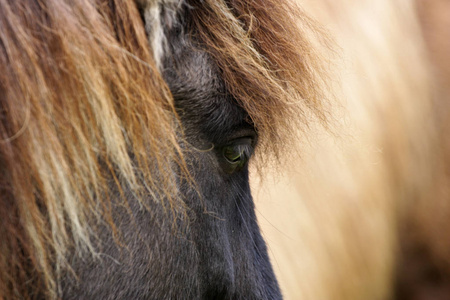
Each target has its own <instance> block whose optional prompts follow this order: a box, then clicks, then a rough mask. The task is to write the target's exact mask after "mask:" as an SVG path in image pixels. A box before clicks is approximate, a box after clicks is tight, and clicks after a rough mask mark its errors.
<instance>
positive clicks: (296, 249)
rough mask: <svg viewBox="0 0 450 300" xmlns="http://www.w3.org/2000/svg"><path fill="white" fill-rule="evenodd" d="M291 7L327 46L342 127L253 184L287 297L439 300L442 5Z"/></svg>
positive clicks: (447, 68) (447, 278) (448, 71)
mask: <svg viewBox="0 0 450 300" xmlns="http://www.w3.org/2000/svg"><path fill="white" fill-rule="evenodd" d="M301 3H302V5H303V8H304V9H305V11H306V13H307V14H308V15H311V16H312V17H313V18H314V19H315V20H316V21H317V22H319V23H321V24H323V26H325V28H326V30H328V31H329V32H330V34H331V36H332V37H333V39H334V41H335V42H336V44H337V47H336V48H335V49H334V53H330V54H329V56H333V55H336V54H337V55H338V58H337V59H336V60H335V62H336V64H330V67H329V69H328V70H329V72H330V74H331V73H332V72H334V73H335V75H332V78H331V79H330V80H329V82H330V83H331V84H332V85H333V87H332V89H333V91H332V93H334V94H336V95H338V96H337V97H336V98H335V100H336V104H337V105H335V107H334V108H333V110H332V111H333V114H335V115H337V116H339V119H340V120H338V122H337V123H335V124H334V125H333V126H332V127H333V128H334V132H332V133H331V134H330V132H324V131H323V130H320V129H318V130H316V131H315V133H314V135H310V136H309V139H308V142H305V140H304V139H303V140H300V141H299V142H298V146H297V148H301V149H302V150H301V151H302V156H301V157H300V158H299V159H293V158H289V170H288V173H287V174H288V175H285V176H284V178H283V179H281V180H279V182H278V183H276V184H275V185H274V186H273V187H271V188H270V189H269V190H268V191H265V192H264V193H262V192H259V188H260V187H257V186H255V187H254V197H255V199H256V200H257V201H256V204H257V210H258V212H259V213H260V215H259V217H260V221H261V222H260V224H261V227H262V230H263V232H264V233H265V237H266V239H267V241H268V245H269V247H270V249H271V251H270V253H271V254H272V256H271V257H272V261H276V262H277V263H276V264H274V268H275V272H276V274H277V278H278V280H279V282H280V286H281V289H282V290H283V292H284V296H285V298H286V299H311V300H315V299H330V300H333V299H335V300H341V299H348V300H350V299H365V300H378V299H396V300H413V299H414V300H419V299H420V300H428V299H433V300H441V299H442V300H443V299H449V295H450V267H449V261H450V243H449V241H450V240H449V239H448V236H447V232H448V229H449V228H450V224H449V220H450V218H449V215H450V209H449V205H448V203H449V202H448V201H449V197H450V190H449V188H450V181H449V179H450V177H449V166H450V160H449V158H450V156H449V153H450V139H449V137H450V135H449V132H450V131H449V129H450V127H449V125H450V123H449V121H448V120H449V116H450V115H449V112H450V106H449V103H450V102H449V97H450V64H449V62H450V56H449V53H450V43H449V40H448V39H446V38H445V37H446V36H448V35H449V28H450V27H449V20H450V18H449V12H450V9H449V8H450V7H449V2H448V1H440V0H431V1H430V0H428V1H422V0H417V1H402V0H400V1H389V0H380V1H376V2H374V1H369V0H367V1H364V0H363V1H360V0H340V1H328V0H322V1H301ZM265 175H266V176H268V174H267V172H266V173H265ZM258 198H259V199H258ZM262 217H264V218H262ZM265 219H267V220H269V221H265Z"/></svg>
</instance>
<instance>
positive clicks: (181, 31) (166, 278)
mask: <svg viewBox="0 0 450 300" xmlns="http://www.w3.org/2000/svg"><path fill="white" fill-rule="evenodd" d="M190 9H196V8H188V7H187V6H180V5H178V4H176V3H174V2H171V3H169V4H167V5H166V7H164V6H160V7H159V8H155V7H154V6H151V5H150V6H148V7H146V6H143V10H142V14H143V18H144V21H145V22H146V26H147V31H148V34H149V39H150V44H151V45H152V47H153V50H154V54H155V58H156V60H157V63H158V65H159V67H160V70H161V73H162V75H163V77H164V79H165V81H166V83H167V84H168V86H169V88H170V90H171V92H172V94H173V96H174V101H175V107H176V109H177V113H178V115H179V117H180V119H181V124H182V126H183V131H184V141H183V143H184V144H185V145H186V149H185V152H186V153H185V159H186V163H187V165H188V168H189V174H191V176H192V178H191V179H190V180H183V179H180V180H179V195H180V198H181V199H182V200H183V203H184V204H185V208H184V209H183V211H182V212H181V211H177V209H172V210H171V209H168V208H167V207H165V206H164V205H163V204H161V202H159V201H157V200H155V199H151V200H150V201H149V202H150V203H151V204H150V208H149V209H147V210H145V209H142V207H141V206H140V205H139V204H138V202H137V201H135V200H133V196H132V195H131V193H129V194H128V195H127V197H128V199H129V200H130V208H131V212H132V213H131V214H129V213H127V212H126V209H125V208H123V207H122V206H121V205H120V203H119V201H118V200H117V203H116V205H115V208H114V210H115V211H114V216H115V223H116V224H118V229H119V231H120V232H121V233H122V236H123V241H122V242H123V243H122V244H124V245H125V247H121V246H120V245H119V246H117V245H116V244H117V243H115V242H114V238H113V234H112V232H111V230H110V229H109V228H108V227H106V226H105V227H104V228H102V229H101V230H99V231H100V233H99V240H100V242H99V253H100V259H99V260H86V258H85V259H79V258H74V260H73V263H72V266H73V268H74V270H75V273H76V274H77V275H78V280H72V279H66V281H64V283H63V298H64V299H118V298H121V299H279V298H281V294H280V291H279V288H278V284H277V282H276V279H275V276H274V274H273V271H272V267H271V264H270V261H269V258H268V255H267V249H266V246H265V243H264V241H263V239H262V237H261V234H260V230H259V227H258V224H257V220H256V216H255V212H254V205H253V200H252V196H251V193H250V187H249V178H248V160H249V159H250V157H251V154H252V152H253V150H254V148H255V146H256V144H257V133H256V132H255V129H254V128H253V126H252V124H251V123H249V122H248V120H249V118H248V115H247V113H246V111H245V110H244V109H243V108H241V107H240V106H239V105H238V104H237V102H236V101H235V99H233V97H232V96H231V95H230V94H229V93H228V92H227V88H226V85H225V82H224V80H223V79H222V77H221V72H220V69H219V68H218V67H217V65H216V63H215V61H214V60H213V58H212V57H211V56H210V55H209V53H208V49H202V44H201V41H200V40H198V38H197V37H196V35H195V28H189V26H188V24H189V23H190V22H189V16H190V15H189V10H190ZM155 22H157V23H158V24H157V23H155ZM155 28H156V29H155ZM156 30H161V31H160V32H156ZM156 43H157V44H156ZM160 43H162V44H160ZM153 200H155V201H153ZM119 244H121V243H119ZM67 278H70V277H67Z"/></svg>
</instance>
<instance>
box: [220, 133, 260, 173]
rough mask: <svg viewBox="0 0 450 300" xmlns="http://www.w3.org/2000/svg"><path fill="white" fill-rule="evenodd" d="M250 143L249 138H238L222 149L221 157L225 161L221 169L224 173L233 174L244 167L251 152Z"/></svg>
mask: <svg viewBox="0 0 450 300" xmlns="http://www.w3.org/2000/svg"><path fill="white" fill-rule="evenodd" d="M252 142H253V140H252V139H251V138H240V139H236V140H234V141H232V143H230V144H228V145H226V146H224V147H222V155H223V158H224V161H225V162H224V163H223V164H222V167H223V169H224V171H225V172H226V173H228V174H231V173H234V172H236V171H239V170H241V169H242V168H243V167H244V166H245V165H246V163H247V162H248V160H249V158H250V156H251V154H252V152H253V146H252Z"/></svg>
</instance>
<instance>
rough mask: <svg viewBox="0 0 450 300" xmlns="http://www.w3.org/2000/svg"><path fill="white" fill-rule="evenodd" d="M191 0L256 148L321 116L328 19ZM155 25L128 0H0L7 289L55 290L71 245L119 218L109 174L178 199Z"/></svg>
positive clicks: (154, 195) (114, 180) (7, 294)
mask: <svg viewBox="0 0 450 300" xmlns="http://www.w3.org/2000/svg"><path fill="white" fill-rule="evenodd" d="M163 2H164V1H163ZM163 2H161V1H148V3H147V4H146V5H162V4H161V3H163ZM143 3H144V1H139V3H138V4H139V5H140V7H141V6H142V5H143ZM187 5H188V6H189V7H193V9H192V10H190V13H192V18H191V20H192V24H190V26H191V28H192V31H193V33H194V31H195V34H196V35H197V37H198V38H199V44H200V45H201V47H204V49H206V50H207V51H208V52H210V53H211V55H212V56H213V58H214V59H215V61H216V62H217V64H218V66H219V68H220V69H221V71H222V73H223V77H224V79H225V82H226V84H227V87H228V90H229V92H230V93H231V94H232V95H233V96H234V97H235V98H236V100H237V101H238V103H239V104H240V105H241V106H242V107H243V108H245V110H246V111H247V112H248V114H249V116H250V118H251V120H252V121H253V123H254V125H255V127H256V129H257V131H258V132H259V134H260V137H261V146H260V150H259V151H260V153H265V152H266V150H268V152H267V153H278V151H280V150H281V147H279V145H281V144H282V143H283V142H284V141H286V140H287V138H292V136H291V134H293V132H294V130H293V129H292V128H293V125H295V124H299V123H301V124H303V125H305V124H307V123H308V120H310V119H311V116H313V115H315V116H317V117H318V118H319V119H321V120H323V119H325V117H324V116H325V115H324V113H323V108H322V103H323V98H324V97H323V93H322V91H321V90H320V89H318V88H317V87H319V86H323V78H322V77H321V73H320V72H321V70H322V69H323V68H322V67H321V65H320V64H319V62H318V60H317V59H316V58H315V57H316V53H315V52H314V50H313V49H314V48H313V46H312V45H311V43H310V42H309V40H308V37H311V36H312V35H313V32H315V31H316V30H318V29H317V28H315V27H314V26H313V25H312V23H311V22H310V21H309V20H308V19H307V18H306V17H305V16H304V15H303V14H301V13H300V12H299V10H298V9H297V8H296V7H294V6H292V5H290V4H288V3H280V2H279V1H276V2H275V1H251V2H249V3H247V1H212V0H207V1H188V2H187ZM294 16H295V18H298V17H299V16H300V17H301V21H302V24H304V25H303V26H304V27H298V26H297V23H296V21H294ZM147 30H148V29H147ZM147 34H148V32H147V33H146V32H145V27H144V24H143V21H142V18H141V15H140V13H139V10H138V7H137V5H136V4H135V3H132V2H130V1H116V0H111V1H101V0H98V1H94V0H91V1H82V0H71V1H60V0H47V1H31V0H17V1H6V0H1V1H0V64H1V65H2V66H3V70H2V72H1V73H0V106H1V107H0V119H1V121H0V234H1V235H2V243H1V244H0V270H1V272H0V299H13V298H25V299H27V298H34V297H36V295H41V294H43V295H45V296H46V297H48V298H56V297H57V293H58V276H59V274H60V271H61V270H62V269H64V268H65V267H66V265H67V264H66V261H65V254H66V253H67V251H68V250H69V249H75V251H77V252H79V253H80V255H81V254H82V253H84V252H91V253H93V254H95V250H94V247H93V246H92V242H93V239H94V238H95V236H94V234H93V230H92V228H91V226H94V225H93V224H95V222H94V221H93V220H98V221H100V222H103V223H106V224H108V226H110V227H111V228H112V229H113V230H114V227H115V226H114V221H113V217H112V215H111V202H110V196H111V195H110V193H111V192H110V191H111V186H115V187H116V189H118V190H119V192H120V191H122V187H123V186H127V187H129V189H130V190H131V191H132V192H133V193H134V194H135V195H136V197H138V199H141V202H142V203H143V207H144V208H147V209H148V206H147V205H145V201H146V199H156V200H157V201H166V202H167V203H166V204H168V205H171V206H177V205H176V204H174V203H175V202H176V201H177V198H176V193H177V189H176V180H177V176H179V175H180V174H177V172H175V170H181V171H180V172H181V174H185V175H186V176H189V174H188V171H186V166H185V163H184V159H183V151H182V150H181V146H180V142H181V141H182V140H183V131H182V127H181V124H180V122H179V120H178V117H177V115H176V112H175V108H174V103H173V99H172V95H171V93H170V91H169V89H168V88H167V86H166V83H165V82H164V80H163V79H162V77H161V75H160V73H159V69H158V67H157V63H158V61H157V58H156V57H153V55H154V53H155V51H152V50H153V49H150V47H149V41H148V36H147ZM121 196H122V201H123V203H124V205H126V203H127V199H126V197H125V196H124V195H123V194H122V195H121ZM163 199H166V200H163ZM147 201H148V200H147ZM180 205H182V203H181V204H180Z"/></svg>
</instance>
